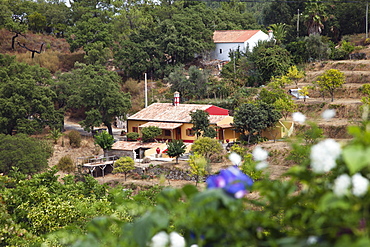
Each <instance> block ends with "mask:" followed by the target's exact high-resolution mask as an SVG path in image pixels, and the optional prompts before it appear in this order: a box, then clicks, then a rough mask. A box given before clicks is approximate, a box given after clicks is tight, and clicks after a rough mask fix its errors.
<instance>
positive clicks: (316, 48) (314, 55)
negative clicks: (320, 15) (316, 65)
mask: <svg viewBox="0 0 370 247" xmlns="http://www.w3.org/2000/svg"><path fill="white" fill-rule="evenodd" d="M304 42H305V45H306V50H307V53H308V54H307V56H308V60H309V61H316V60H319V61H321V60H324V59H327V58H328V57H329V54H330V49H329V45H328V44H327V43H326V42H324V41H323V37H321V36H320V35H319V34H311V35H310V36H308V37H305V38H304Z"/></svg>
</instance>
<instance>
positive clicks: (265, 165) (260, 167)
mask: <svg viewBox="0 0 370 247" xmlns="http://www.w3.org/2000/svg"><path fill="white" fill-rule="evenodd" d="M268 166H269V164H268V163H267V162H266V161H261V162H260V163H258V164H257V165H256V170H257V171H259V170H263V169H265V168H266V167H268Z"/></svg>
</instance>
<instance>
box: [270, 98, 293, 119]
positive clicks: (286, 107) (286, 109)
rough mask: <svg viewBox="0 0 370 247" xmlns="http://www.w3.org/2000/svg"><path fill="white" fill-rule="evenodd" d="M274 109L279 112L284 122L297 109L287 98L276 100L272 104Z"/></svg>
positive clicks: (291, 100)
mask: <svg viewBox="0 0 370 247" xmlns="http://www.w3.org/2000/svg"><path fill="white" fill-rule="evenodd" d="M274 107H275V109H276V110H277V111H280V113H281V115H282V116H283V117H284V118H285V120H286V119H287V117H288V116H289V115H290V114H291V113H293V112H295V111H296V109H297V105H296V104H295V103H294V101H293V99H291V98H288V97H284V98H279V99H277V100H276V101H275V102H274Z"/></svg>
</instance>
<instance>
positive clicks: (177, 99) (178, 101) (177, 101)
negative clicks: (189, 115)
mask: <svg viewBox="0 0 370 247" xmlns="http://www.w3.org/2000/svg"><path fill="white" fill-rule="evenodd" d="M173 96H174V101H173V105H174V106H178V105H179V104H180V93H179V92H177V91H176V92H175V93H174V94H173Z"/></svg>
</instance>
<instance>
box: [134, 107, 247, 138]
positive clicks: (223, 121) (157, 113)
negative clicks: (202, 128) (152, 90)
mask: <svg viewBox="0 0 370 247" xmlns="http://www.w3.org/2000/svg"><path fill="white" fill-rule="evenodd" d="M175 102H176V101H175ZM196 110H202V111H206V112H208V114H209V121H210V126H212V127H214V128H215V129H216V131H217V137H216V138H217V139H218V140H220V141H222V142H224V141H226V140H229V141H233V140H237V139H238V137H239V136H240V134H238V133H235V131H233V130H232V126H231V123H232V122H233V117H231V116H229V112H228V110H226V109H223V108H220V107H217V106H213V105H199V104H179V103H174V104H172V103H154V104H152V105H150V106H148V107H147V108H144V109H142V110H141V111H139V112H137V113H136V114H134V115H132V116H130V117H128V118H127V131H128V132H137V133H139V134H141V129H142V128H144V127H148V126H156V127H158V128H160V129H161V130H162V134H161V135H160V136H157V138H156V139H157V140H163V141H166V140H183V141H184V142H189V143H192V142H194V141H195V140H196V135H195V133H194V131H193V130H192V127H193V124H191V123H190V121H191V117H190V113H191V112H195V111H196Z"/></svg>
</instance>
